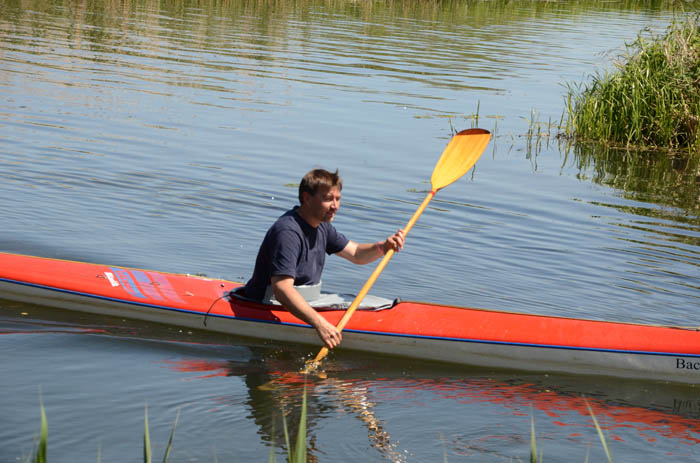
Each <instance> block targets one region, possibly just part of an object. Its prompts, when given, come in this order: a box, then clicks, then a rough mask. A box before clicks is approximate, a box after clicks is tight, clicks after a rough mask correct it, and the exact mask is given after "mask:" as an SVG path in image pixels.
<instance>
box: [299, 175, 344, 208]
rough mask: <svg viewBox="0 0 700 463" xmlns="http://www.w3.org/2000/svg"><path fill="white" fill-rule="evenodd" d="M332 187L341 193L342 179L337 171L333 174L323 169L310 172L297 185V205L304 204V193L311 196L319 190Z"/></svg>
mask: <svg viewBox="0 0 700 463" xmlns="http://www.w3.org/2000/svg"><path fill="white" fill-rule="evenodd" d="M333 187H337V188H338V190H341V191H342V189H343V179H341V178H340V175H338V169H336V170H335V172H328V171H327V170H325V169H313V170H310V171H308V172H307V173H306V175H304V177H303V178H302V179H301V183H300V184H299V204H304V199H303V198H304V195H303V193H304V192H306V193H308V194H310V195H311V196H313V195H315V194H316V193H318V190H319V189H321V188H323V189H324V190H326V189H329V188H333Z"/></svg>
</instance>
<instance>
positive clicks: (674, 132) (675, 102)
mask: <svg viewBox="0 0 700 463" xmlns="http://www.w3.org/2000/svg"><path fill="white" fill-rule="evenodd" d="M647 37H648V38H647ZM564 119H565V121H564V127H563V129H564V135H566V136H567V137H569V138H574V139H576V140H577V141H597V142H605V143H607V144H609V145H613V146H620V145H624V146H626V147H635V148H650V149H656V148H668V149H670V150H673V151H687V153H689V154H690V155H691V156H693V157H695V156H699V155H700V123H699V122H700V16H698V15H694V16H689V17H687V18H686V19H685V20H683V21H674V22H673V23H671V24H670V25H669V26H668V28H667V29H666V32H665V34H663V35H656V34H652V33H650V32H649V31H644V32H643V33H640V34H639V35H638V36H637V39H636V40H635V41H634V42H632V43H630V44H627V45H626V51H625V52H624V53H622V55H621V56H620V57H619V59H618V60H617V61H616V62H615V63H613V70H611V71H605V72H602V73H600V72H599V73H596V74H595V75H594V76H592V78H591V82H589V83H583V84H575V85H572V84H568V94H567V97H566V109H565V113H564Z"/></svg>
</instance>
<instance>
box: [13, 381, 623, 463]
mask: <svg viewBox="0 0 700 463" xmlns="http://www.w3.org/2000/svg"><path fill="white" fill-rule="evenodd" d="M306 395H307V394H306V388H304V395H303V398H302V403H301V417H300V418H299V431H298V433H297V438H296V442H295V444H294V445H291V444H290V438H289V433H288V429H287V422H286V420H284V419H283V420H282V424H283V426H284V438H285V443H286V445H287V462H288V463H306V461H307V456H308V454H307V448H306V440H307V429H306V421H307V413H306V409H307V405H306ZM586 406H587V407H588V411H589V413H590V414H591V418H592V420H593V424H594V426H595V429H596V432H597V433H598V436H599V437H600V442H601V443H602V445H603V450H604V451H605V455H606V457H607V459H608V463H612V461H613V459H612V454H611V453H610V449H609V448H608V444H607V441H606V439H605V435H604V434H603V430H602V428H601V427H600V424H598V420H597V418H596V416H595V413H593V409H592V408H591V406H590V404H589V403H588V401H586ZM179 417H180V410H178V412H177V416H176V417H175V421H174V423H173V428H172V430H171V431H170V438H169V439H168V445H167V447H166V449H165V454H164V456H163V463H167V462H168V459H169V458H170V452H171V449H172V445H173V437H174V435H175V428H176V427H177V422H178V419H179ZM440 439H441V440H442V443H443V461H444V462H445V463H447V450H446V448H445V442H444V436H442V434H441V435H440ZM47 444H48V425H47V420H46V413H45V411H44V405H43V403H42V404H41V433H40V437H39V442H38V445H37V449H36V452H35V457H34V462H35V463H46V462H47V459H46V449H47ZM152 459H153V453H152V451H151V438H150V432H149V426H148V409H146V411H145V414H144V433H143V461H144V463H151V462H152ZM23 461H24V463H29V462H30V461H31V460H29V459H25V460H23ZM99 461H100V455H99V454H98V463H99ZM542 461H543V458H542V453H541V452H540V454H539V456H538V455H537V439H536V436H535V419H534V417H533V416H532V415H531V416H530V463H538V462H542ZM587 461H588V456H586V462H587ZM269 462H270V463H274V462H275V453H274V441H273V442H272V443H271V448H270V457H269Z"/></svg>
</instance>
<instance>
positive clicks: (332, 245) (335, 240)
mask: <svg viewBox="0 0 700 463" xmlns="http://www.w3.org/2000/svg"><path fill="white" fill-rule="evenodd" d="M327 226H328V230H327V231H326V253H327V254H329V255H330V254H335V253H336V252H340V251H342V250H343V249H345V246H347V245H348V242H349V241H350V240H349V239H347V238H346V237H345V235H343V234H342V233H340V232H338V231H337V230H336V229H335V227H334V226H333V225H331V224H327Z"/></svg>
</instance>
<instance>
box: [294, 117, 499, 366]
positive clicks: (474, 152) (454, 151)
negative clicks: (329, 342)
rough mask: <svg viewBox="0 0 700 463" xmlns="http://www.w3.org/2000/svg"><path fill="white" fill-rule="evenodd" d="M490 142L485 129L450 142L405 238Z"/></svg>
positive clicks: (371, 281) (366, 289) (346, 316)
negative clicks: (426, 210)
mask: <svg viewBox="0 0 700 463" xmlns="http://www.w3.org/2000/svg"><path fill="white" fill-rule="evenodd" d="M490 138H491V133H490V132H489V131H488V130H484V129H467V130H462V131H461V132H459V133H457V134H455V136H454V137H452V139H451V140H450V142H449V143H448V144H447V147H445V150H444V151H443V152H442V156H440V159H439V160H438V162H437V164H436V165H435V168H434V169H433V175H432V177H431V178H430V183H431V190H430V193H428V195H427V196H426V197H425V199H424V200H423V202H422V203H421V205H420V206H419V207H418V210H416V212H415V213H414V214H413V217H411V220H409V221H408V224H407V225H406V227H405V228H404V229H403V232H404V236H405V235H407V234H408V232H409V231H411V228H413V225H414V224H415V223H416V220H418V217H420V215H421V214H422V213H423V211H424V210H425V208H426V206H427V205H428V203H429V202H430V200H431V199H433V196H435V193H437V192H438V191H439V190H441V189H442V188H445V187H446V186H447V185H450V184H451V183H453V182H455V181H456V180H457V179H459V178H460V177H461V176H462V175H464V174H466V173H467V172H468V171H469V169H471V168H472V166H473V165H474V164H475V163H476V161H477V160H478V159H479V157H480V156H481V153H483V152H484V149H486V145H487V144H488V142H489V139H490ZM393 255H394V250H393V249H391V250H389V251H388V252H387V253H386V254H385V255H384V258H383V259H382V260H381V262H379V265H377V268H376V269H375V270H374V272H372V275H370V277H369V279H368V280H367V282H366V283H365V285H364V286H363V287H362V289H361V290H360V292H359V293H357V296H355V300H353V301H352V304H350V307H349V308H348V310H347V312H345V314H344V315H343V318H341V319H340V321H339V322H338V325H337V328H338V330H340V331H342V330H343V328H345V325H346V324H347V322H348V321H349V320H350V317H352V314H353V313H355V309H357V307H358V306H359V305H360V303H361V302H362V300H363V299H364V298H365V296H366V295H367V293H368V292H369V290H370V288H371V287H372V285H373V284H374V282H375V281H376V280H377V278H378V277H379V274H380V273H382V270H384V267H386V264H387V263H388V262H389V259H391V257H392V256H393ZM327 354H328V348H327V347H325V346H324V347H323V348H322V349H321V350H320V351H319V353H318V355H316V358H314V359H313V360H309V361H308V362H307V363H306V368H304V373H310V372H312V371H313V370H315V369H316V368H317V367H318V365H319V363H320V362H321V360H322V359H323V358H324V357H325V356H326V355H327Z"/></svg>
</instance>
